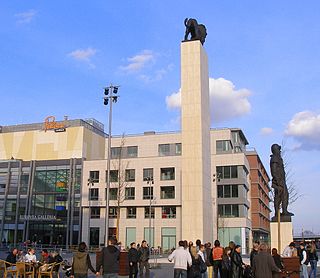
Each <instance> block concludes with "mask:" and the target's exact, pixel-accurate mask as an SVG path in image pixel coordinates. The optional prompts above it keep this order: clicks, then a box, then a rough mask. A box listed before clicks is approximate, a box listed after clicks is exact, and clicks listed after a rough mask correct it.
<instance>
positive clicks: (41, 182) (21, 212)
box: [0, 159, 82, 245]
mask: <svg viewBox="0 0 320 278" xmlns="http://www.w3.org/2000/svg"><path fill="white" fill-rule="evenodd" d="M81 165H82V160H81V159H70V160H51V161H21V160H12V161H6V162H0V184H1V187H0V210H1V212H2V213H1V214H0V221H1V222H0V223H1V225H0V237H1V238H2V239H5V240H6V241H10V242H12V243H18V242H23V241H26V240H30V241H37V242H38V243H41V244H44V245H45V244H50V245H67V244H68V245H71V244H78V240H79V230H80V217H81V211H80V187H81V168H82V166H81ZM1 208H2V209H1Z"/></svg>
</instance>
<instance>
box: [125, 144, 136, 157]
mask: <svg viewBox="0 0 320 278" xmlns="http://www.w3.org/2000/svg"><path fill="white" fill-rule="evenodd" d="M127 155H128V157H138V146H131V147H127Z"/></svg>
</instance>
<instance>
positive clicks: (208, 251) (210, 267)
mask: <svg viewBox="0 0 320 278" xmlns="http://www.w3.org/2000/svg"><path fill="white" fill-rule="evenodd" d="M206 255H207V256H206V264H207V273H208V278H212V274H213V265H212V248H211V242H208V243H207V244H206Z"/></svg>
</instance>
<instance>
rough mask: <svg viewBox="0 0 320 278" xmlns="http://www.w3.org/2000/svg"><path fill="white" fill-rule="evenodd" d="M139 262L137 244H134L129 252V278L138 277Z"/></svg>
mask: <svg viewBox="0 0 320 278" xmlns="http://www.w3.org/2000/svg"><path fill="white" fill-rule="evenodd" d="M138 260H139V255H138V250H137V247H136V243H135V242H132V243H131V244H130V249H129V252H128V261H129V278H137V277H138Z"/></svg>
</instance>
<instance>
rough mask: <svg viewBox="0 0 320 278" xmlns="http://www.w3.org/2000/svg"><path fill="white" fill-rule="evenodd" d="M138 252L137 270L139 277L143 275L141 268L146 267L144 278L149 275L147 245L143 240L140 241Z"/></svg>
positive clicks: (147, 277)
mask: <svg viewBox="0 0 320 278" xmlns="http://www.w3.org/2000/svg"><path fill="white" fill-rule="evenodd" d="M138 254H139V272H140V278H142V277H143V269H144V268H145V269H146V278H149V277H150V265H149V256H150V252H149V247H148V246H147V242H146V241H145V240H143V241H142V243H141V248H140V249H139V251H138Z"/></svg>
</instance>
